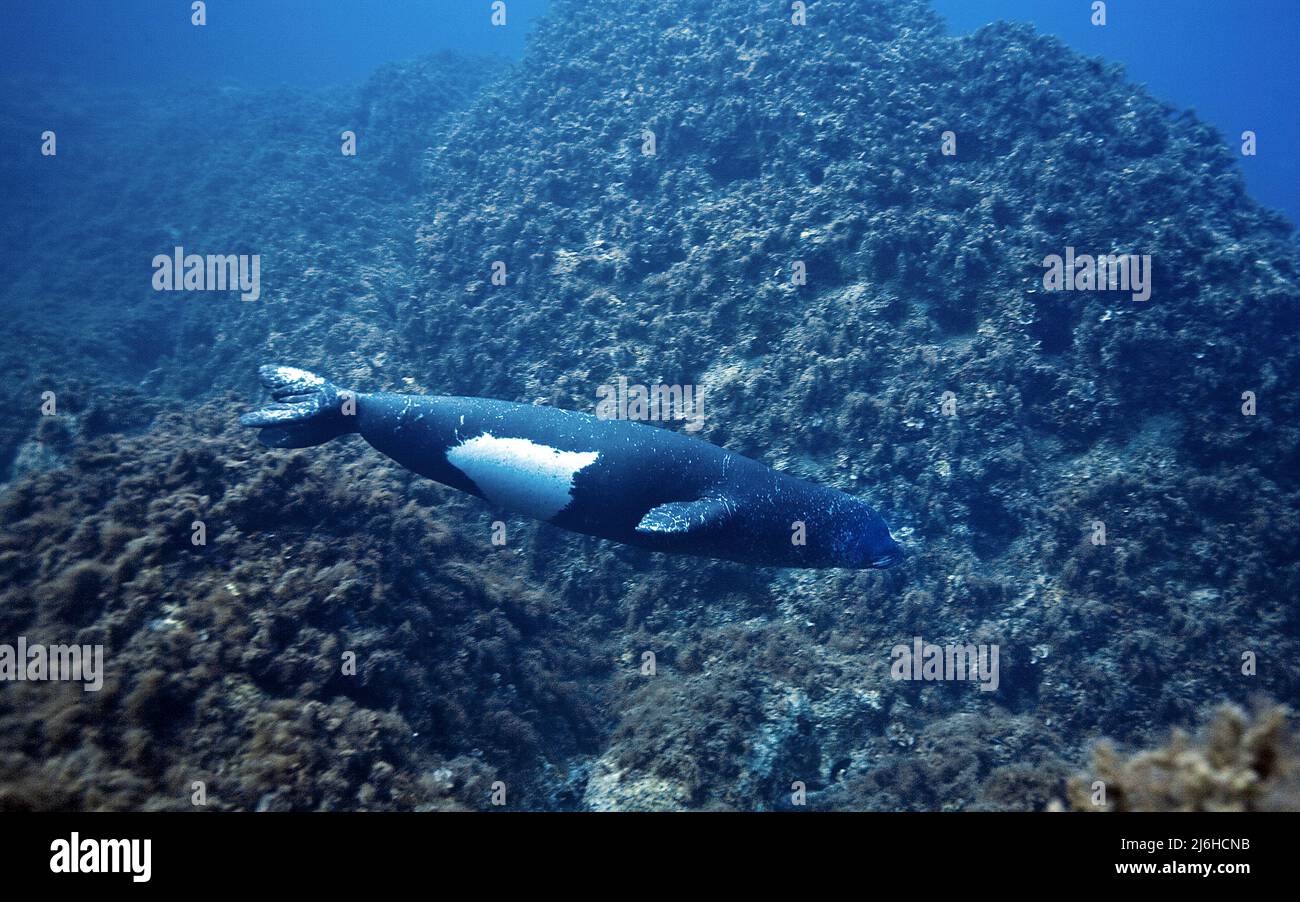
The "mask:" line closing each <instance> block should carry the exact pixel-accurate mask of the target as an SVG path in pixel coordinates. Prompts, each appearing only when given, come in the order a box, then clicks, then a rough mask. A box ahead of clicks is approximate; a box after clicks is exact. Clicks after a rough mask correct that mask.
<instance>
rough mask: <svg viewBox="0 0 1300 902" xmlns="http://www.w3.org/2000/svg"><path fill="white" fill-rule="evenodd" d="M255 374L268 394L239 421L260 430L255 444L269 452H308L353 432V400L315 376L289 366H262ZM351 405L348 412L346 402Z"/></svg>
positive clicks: (353, 398) (354, 405)
mask: <svg viewBox="0 0 1300 902" xmlns="http://www.w3.org/2000/svg"><path fill="white" fill-rule="evenodd" d="M257 374H258V375H259V376H260V377H261V379H262V384H263V385H265V386H266V387H267V388H268V389H270V391H271V397H272V398H274V399H275V401H276V403H274V404H265V405H263V406H261V407H259V408H257V409H256V410H253V411H250V412H249V413H246V414H244V415H243V416H242V417H240V418H239V424H240V425H241V426H252V427H255V428H260V429H261V430H262V431H261V432H260V433H258V436H257V437H258V440H259V441H261V443H262V444H264V445H267V446H268V447H271V448H308V447H310V446H312V445H320V444H324V443H325V442H328V441H329V440H330V439H332V438H335V437H336V436H340V435H344V434H345V433H348V432H355V431H356V416H355V413H356V396H355V395H352V394H351V393H350V392H344V391H340V390H339V388H338V386H336V385H334V384H333V383H331V382H327V381H326V380H324V379H322V378H321V377H320V376H317V375H316V374H315V373H309V372H307V371H306V370H300V369H297V368H296V367H291V366H264V367H261V368H259V369H258V371H257ZM348 401H351V402H352V406H351V409H348V408H347V402H348Z"/></svg>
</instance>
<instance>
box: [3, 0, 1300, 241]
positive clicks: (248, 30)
mask: <svg viewBox="0 0 1300 902" xmlns="http://www.w3.org/2000/svg"><path fill="white" fill-rule="evenodd" d="M547 5H548V2H547V0H510V2H509V4H508V6H507V24H506V26H505V27H494V26H493V25H492V24H491V22H490V19H489V16H490V7H489V4H488V3H487V2H463V0H383V2H382V3H376V2H363V0H333V2H329V3H319V2H314V0H222V2H220V3H211V4H209V8H208V24H207V26H205V27H204V28H195V27H193V26H192V25H191V24H190V21H189V6H188V4H186V3H164V2H160V0H142V2H135V3H118V4H105V3H101V2H93V0H6V2H5V4H4V11H3V13H2V15H3V16H4V27H3V28H0V74H25V75H31V74H36V73H48V74H49V75H53V76H60V77H66V78H69V79H77V80H87V81H93V82H95V83H99V84H108V85H123V86H130V85H136V84H140V83H152V82H157V81H160V80H165V81H170V82H175V83H176V84H177V85H178V86H180V85H185V84H187V83H197V82H217V83H238V84H244V85H247V86H250V87H253V86H260V87H269V86H276V85H281V84H288V85H295V86H300V87H312V86H321V85H335V84H353V83H357V82H360V81H362V80H363V79H364V78H365V77H366V76H367V75H369V74H370V73H371V72H372V71H374V69H375V68H376V67H377V66H379V65H381V64H383V63H385V62H392V61H397V60H404V59H409V58H412V57H415V56H419V55H422V54H425V53H429V52H431V51H434V50H439V49H456V50H463V51H466V52H471V53H486V54H497V55H501V56H505V57H516V56H518V55H519V54H520V53H521V52H522V51H523V48H524V44H525V41H526V38H527V35H528V32H529V30H530V29H531V27H532V26H533V24H534V23H535V22H536V21H537V19H538V18H539V17H540V16H541V15H542V14H543V13H544V12H545V11H546V8H547ZM932 6H933V7H934V8H935V9H936V10H937V11H938V12H939V13H940V14H941V15H942V16H943V17H944V18H945V19H946V20H947V21H948V23H949V26H950V31H951V32H952V33H953V34H964V33H968V32H970V31H973V30H975V29H977V28H979V27H980V26H982V25H984V24H986V23H988V22H992V21H995V20H998V19H1005V20H1009V21H1016V22H1029V23H1032V24H1033V25H1034V26H1035V27H1036V28H1038V29H1039V30H1041V31H1043V32H1045V33H1047V34H1052V35H1056V36H1057V37H1059V38H1061V39H1062V40H1063V41H1065V42H1066V43H1067V44H1069V45H1070V46H1071V47H1074V48H1076V49H1078V50H1080V51H1082V52H1084V53H1087V54H1094V55H1097V56H1101V57H1103V58H1105V59H1107V60H1110V61H1113V62H1118V63H1122V64H1123V65H1124V66H1125V67H1126V69H1127V71H1128V73H1129V76H1130V77H1131V78H1132V79H1133V80H1135V81H1137V82H1139V83H1142V84H1145V85H1147V86H1149V87H1150V89H1151V90H1152V92H1153V93H1154V94H1156V95H1157V96H1159V97H1161V98H1163V99H1165V100H1167V101H1169V102H1170V103H1173V104H1175V105H1177V106H1179V107H1186V108H1191V109H1194V110H1196V112H1197V114H1198V115H1199V116H1200V117H1201V118H1202V119H1203V120H1205V121H1207V122H1210V123H1212V124H1213V125H1215V126H1216V127H1217V128H1218V129H1219V130H1220V131H1221V132H1222V133H1223V135H1224V137H1225V140H1228V141H1229V143H1231V144H1232V145H1233V146H1234V148H1235V147H1237V142H1238V138H1237V136H1239V135H1240V134H1241V132H1242V131H1243V130H1245V129H1251V130H1253V131H1255V132H1256V133H1257V134H1258V136H1259V153H1258V155H1257V156H1255V157H1242V159H1241V168H1242V171H1243V172H1244V174H1245V177H1246V180H1247V184H1248V185H1249V187H1250V190H1251V193H1252V194H1253V196H1254V197H1255V199H1256V200H1258V201H1260V202H1261V203H1263V204H1265V205H1266V206H1270V207H1274V208H1276V209H1280V210H1283V211H1285V212H1286V213H1288V215H1289V216H1290V218H1291V219H1292V221H1300V155H1297V154H1296V153H1295V152H1294V149H1295V148H1296V147H1300V116H1297V115H1296V113H1295V111H1296V110H1297V109H1300V77H1298V75H1300V63H1297V54H1296V52H1295V48H1296V46H1297V45H1300V15H1298V14H1297V12H1298V11H1300V5H1298V4H1297V3H1296V2H1295V0H1252V2H1250V3H1249V4H1242V5H1237V6H1229V5H1225V4H1223V3H1221V2H1219V0H1142V2H1140V3H1137V2H1112V3H1110V4H1109V6H1108V21H1107V25H1106V26H1105V27H1096V26H1093V25H1092V24H1090V21H1089V19H1090V15H1091V13H1090V5H1089V4H1088V3H1085V2H1083V0H933V3H932Z"/></svg>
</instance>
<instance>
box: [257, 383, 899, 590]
mask: <svg viewBox="0 0 1300 902" xmlns="http://www.w3.org/2000/svg"><path fill="white" fill-rule="evenodd" d="M259 372H260V375H261V377H262V381H263V383H264V384H265V385H266V386H267V388H269V389H270V391H271V393H272V397H273V398H274V399H275V401H276V403H273V404H268V405H266V406H264V407H260V408H258V409H257V410H254V411H253V412H251V413H248V414H246V415H245V416H243V417H241V418H240V422H241V423H242V424H243V425H245V426H253V427H258V428H260V429H261V430H262V431H261V433H260V436H259V437H260V439H261V441H262V442H263V444H266V445H269V446H270V447H273V448H302V447H308V446H311V445H319V444H321V443H323V442H326V441H329V440H330V439H332V438H335V437H336V436H340V435H346V434H348V433H352V432H358V433H360V434H361V436H362V437H363V438H365V440H366V441H367V442H369V443H370V444H371V445H373V446H374V447H375V448H377V449H378V450H380V451H382V452H383V453H384V454H386V455H388V456H389V457H391V458H393V460H395V461H397V462H398V463H400V464H401V465H402V466H404V467H406V468H407V469H409V470H412V471H414V472H416V473H419V474H420V475H422V476H427V477H429V478H430V479H435V480H437V481H438V482H441V483H444V484H446V485H449V486H452V487H453V488H457V489H460V490H461V491H464V492H469V493H470V494H472V495H477V496H479V497H481V498H484V499H486V500H487V501H489V502H491V503H493V504H496V505H498V506H500V507H502V508H504V509H506V510H510V511H513V512H516V513H520V514H524V515H526V516H529V517H532V518H534V519H537V520H543V521H545V522H547V523H551V524H554V525H555V526H559V527H562V528H564V529H569V530H573V531H574V532H581V533H586V534H588V535H593V536H599V537H601V538H605V539H612V540H614V541H616V542H624V543H626V544H628V545H636V546H639V547H641V548H649V549H652V550H654V551H665V552H674V553H678V554H692V555H701V556H704V557H712V558H721V559H724V560H729V561H738V562H740V563H746V564H758V565H763V566H776V567H849V568H868V567H888V566H891V565H893V564H895V563H897V562H898V561H900V560H901V559H902V557H903V550H902V548H901V547H900V546H899V544H898V543H897V542H896V541H894V539H893V537H892V536H891V535H890V534H889V528H888V527H887V526H886V525H885V522H884V520H883V519H881V517H880V515H879V514H877V513H876V512H875V511H874V510H872V509H871V508H870V507H869V506H868V505H867V504H866V503H864V502H863V501H860V500H859V499H857V498H854V497H853V496H852V495H847V494H845V493H844V492H840V491H837V490H835V489H831V488H827V487H825V486H820V485H816V484H814V483H811V482H808V481H806V480H803V479H798V478H795V477H793V476H788V475H786V474H784V473H779V472H777V471H776V470H773V469H771V468H770V467H766V466H764V465H763V464H760V463H758V462H757V461H754V460H751V459H749V458H747V457H742V456H741V455H739V454H735V453H733V452H731V451H728V450H726V449H725V448H720V447H718V446H717V445H711V444H709V443H708V442H704V441H700V440H699V439H695V438H691V437H689V436H686V435H682V434H679V433H676V432H672V431H669V430H667V429H659V428H655V427H652V426H645V425H642V424H639V423H632V422H628V421H625V420H604V419H599V418H597V417H594V416H591V415H589V414H583V413H575V412H573V411H568V410H558V409H556V408H554V407H541V406H535V405H529V404H515V403H511V402H507V401H494V400H490V399H486V398H458V397H441V396H423V395H398V394H386V393H376V394H362V393H354V392H350V391H343V390H341V389H339V388H338V387H336V386H334V385H333V384H331V383H329V382H327V381H326V380H324V379H322V378H321V377H319V376H317V375H315V374H313V373H309V372H307V371H305V370H300V369H295V368H293V367H283V366H265V367H262V368H261V370H260V371H259ZM800 524H802V527H801V526H800ZM801 533H802V535H800V534H801ZM799 538H802V539H803V543H802V544H800V543H799V542H798V541H796V539H799Z"/></svg>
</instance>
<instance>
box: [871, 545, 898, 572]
mask: <svg viewBox="0 0 1300 902" xmlns="http://www.w3.org/2000/svg"><path fill="white" fill-rule="evenodd" d="M906 557H907V552H906V551H904V550H903V546H902V545H895V546H894V549H893V550H891V551H886V552H885V553H884V554H882V555H881V556H880V557H878V558H876V559H875V560H874V561H872V562H871V567H872V569H874V570H884V569H885V568H886V567H896V566H898V565H899V564H901V563H902V562H903V559H904V558H906Z"/></svg>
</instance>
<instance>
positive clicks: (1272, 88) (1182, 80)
mask: <svg viewBox="0 0 1300 902" xmlns="http://www.w3.org/2000/svg"><path fill="white" fill-rule="evenodd" d="M931 5H932V6H933V7H934V8H935V9H936V10H938V12H939V13H940V14H941V15H943V17H944V18H945V19H946V20H947V21H948V24H949V30H950V31H951V32H952V33H954V34H964V33H967V32H970V31H973V30H975V29H977V28H979V27H980V26H982V25H985V24H987V23H989V22H992V21H996V20H999V19H1003V20H1007V21H1011V22H1029V23H1032V24H1033V25H1034V26H1035V27H1036V28H1038V29H1039V30H1040V31H1043V32H1045V33H1047V34H1052V35H1056V36H1057V37H1059V38H1060V39H1061V40H1063V41H1065V43H1067V44H1069V45H1070V46H1071V47H1073V48H1075V49H1076V50H1079V51H1081V52H1083V53H1087V54H1090V55H1095V56H1100V57H1103V58H1104V59H1107V60H1111V61H1113V62H1118V63H1122V64H1123V65H1124V67H1125V69H1126V70H1127V72H1128V76H1129V78H1130V79H1132V80H1133V81H1136V82H1138V83H1140V84H1144V85H1146V86H1147V87H1149V88H1150V89H1151V92H1152V93H1153V94H1155V95H1156V96H1157V97H1160V98H1161V99H1163V100H1166V101H1168V102H1170V103H1172V104H1175V105H1176V106H1179V107H1187V108H1191V109H1194V110H1195V111H1196V113H1197V115H1198V116H1199V117H1200V118H1201V119H1202V120H1203V121H1205V122H1209V123H1211V124H1213V125H1215V126H1216V127H1217V128H1218V129H1219V130H1220V131H1221V132H1222V133H1223V135H1224V138H1225V139H1226V140H1227V141H1228V142H1229V144H1230V145H1231V146H1233V148H1234V149H1239V143H1238V141H1239V136H1240V135H1241V133H1242V131H1244V130H1246V129H1250V130H1252V131H1254V132H1255V133H1256V134H1257V135H1258V137H1259V142H1258V151H1259V152H1258V155H1257V156H1254V157H1246V156H1240V157H1239V158H1240V163H1241V169H1242V171H1243V172H1244V173H1245V176H1246V184H1247V185H1248V186H1249V188H1250V192H1251V194H1252V195H1253V196H1254V198H1255V199H1256V200H1258V201H1259V202H1260V203H1262V204H1264V205H1265V206H1269V207H1273V208H1275V209H1279V210H1284V211H1286V213H1287V214H1288V215H1289V216H1290V218H1291V221H1292V222H1300V155H1297V154H1296V153H1295V148H1296V147H1300V116H1297V115H1296V111H1297V110H1298V109H1300V56H1298V55H1297V52H1296V47H1297V45H1300V3H1297V2H1296V0H1250V2H1249V3H1222V2H1220V0H1140V2H1112V3H1109V4H1108V5H1107V24H1106V25H1105V26H1102V27H1098V26H1094V25H1092V24H1091V22H1090V16H1091V11H1090V4H1089V3H1087V2H1084V0H932V3H931Z"/></svg>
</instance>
